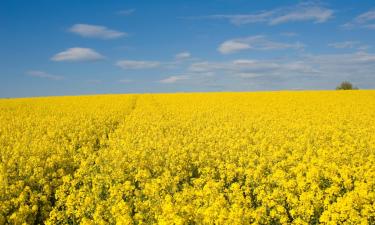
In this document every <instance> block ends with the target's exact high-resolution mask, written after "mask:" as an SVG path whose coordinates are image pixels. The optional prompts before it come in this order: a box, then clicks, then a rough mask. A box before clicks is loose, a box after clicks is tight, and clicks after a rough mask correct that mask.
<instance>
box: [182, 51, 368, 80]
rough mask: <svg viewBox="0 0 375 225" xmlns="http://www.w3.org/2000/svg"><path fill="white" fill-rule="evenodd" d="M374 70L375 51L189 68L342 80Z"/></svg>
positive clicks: (240, 75) (247, 75)
mask: <svg viewBox="0 0 375 225" xmlns="http://www.w3.org/2000/svg"><path fill="white" fill-rule="evenodd" d="M374 70H375V55H374V54H370V53H366V52H357V53H349V54H319V55H305V56H302V57H300V58H297V59H287V58H285V59H269V60H255V59H237V60H232V61H224V62H211V61H202V62H196V63H192V64H191V65H190V67H189V68H188V71H189V72H190V73H194V74H202V73H213V74H219V75H220V74H221V75H226V76H235V77H238V78H242V79H259V77H272V79H275V78H290V77H295V78H298V77H311V79H317V78H319V77H321V78H322V77H326V78H327V77H329V78H332V79H338V80H341V79H343V78H345V77H353V76H354V75H355V76H356V77H357V78H354V79H360V78H361V77H373V71H374ZM355 76H354V77H355ZM372 79H373V78H372Z"/></svg>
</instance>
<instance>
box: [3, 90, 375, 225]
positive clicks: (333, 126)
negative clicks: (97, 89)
mask: <svg viewBox="0 0 375 225" xmlns="http://www.w3.org/2000/svg"><path fill="white" fill-rule="evenodd" d="M0 110H1V111H0V224H51V225H52V224H320V223H321V224H375V91H299V92H287V91H285V92H257V93H206V94H204V93H196V94H139V95H138V94H129V95H99V96H80V97H46V98H24V99H1V100H0Z"/></svg>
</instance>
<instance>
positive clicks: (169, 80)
mask: <svg viewBox="0 0 375 225" xmlns="http://www.w3.org/2000/svg"><path fill="white" fill-rule="evenodd" d="M187 79H189V76H187V75H179V76H170V77H168V78H165V79H162V80H160V81H159V82H160V83H164V84H173V83H176V82H178V81H181V80H187Z"/></svg>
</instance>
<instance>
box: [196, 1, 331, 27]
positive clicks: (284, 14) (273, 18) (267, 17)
mask: <svg viewBox="0 0 375 225" xmlns="http://www.w3.org/2000/svg"><path fill="white" fill-rule="evenodd" d="M333 14H334V11H333V10H331V9H328V8H326V7H323V6H321V5H319V4H316V3H300V4H298V5H295V6H291V7H282V8H276V9H273V10H268V11H262V12H259V13H253V14H218V15H209V16H201V17H195V18H198V19H199V18H202V19H204V18H207V19H226V20H228V21H229V22H231V23H232V24H234V25H238V26H239V25H245V24H251V23H267V24H269V25H278V24H282V23H287V22H301V21H313V22H314V23H323V22H326V21H327V20H329V19H330V18H332V16H333Z"/></svg>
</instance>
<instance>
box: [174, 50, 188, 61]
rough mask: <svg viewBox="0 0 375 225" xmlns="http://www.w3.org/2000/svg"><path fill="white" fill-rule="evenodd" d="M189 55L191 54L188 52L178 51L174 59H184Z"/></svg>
mask: <svg viewBox="0 0 375 225" xmlns="http://www.w3.org/2000/svg"><path fill="white" fill-rule="evenodd" d="M190 57H191V54H190V52H186V51H185V52H180V53H178V54H176V55H175V59H176V60H184V59H188V58H190Z"/></svg>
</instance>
